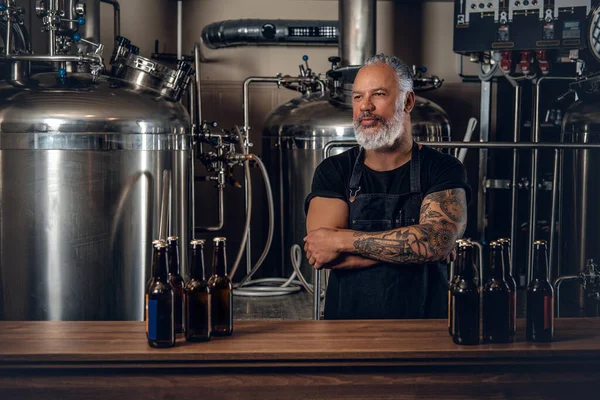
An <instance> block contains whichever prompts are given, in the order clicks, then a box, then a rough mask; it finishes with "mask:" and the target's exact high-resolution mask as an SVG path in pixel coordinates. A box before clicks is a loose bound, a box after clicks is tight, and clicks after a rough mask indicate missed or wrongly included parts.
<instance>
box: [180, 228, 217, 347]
mask: <svg viewBox="0 0 600 400" xmlns="http://www.w3.org/2000/svg"><path fill="white" fill-rule="evenodd" d="M190 247H191V250H192V254H191V262H190V280H189V282H188V284H187V285H186V287H185V296H184V304H185V324H184V325H185V339H186V340H187V341H188V342H204V341H207V340H210V325H211V320H210V306H211V304H210V303H211V301H210V300H211V299H210V289H209V287H208V282H207V281H206V277H205V275H204V240H201V239H198V240H192V241H191V242H190Z"/></svg>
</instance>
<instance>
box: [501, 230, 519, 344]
mask: <svg viewBox="0 0 600 400" xmlns="http://www.w3.org/2000/svg"><path fill="white" fill-rule="evenodd" d="M498 243H500V245H501V246H502V261H503V263H504V281H505V282H506V286H508V290H510V295H509V302H510V310H509V315H508V327H509V329H510V330H511V331H512V334H513V336H514V335H515V334H516V333H517V282H516V281H515V278H514V277H513V274H512V271H513V270H512V262H511V258H510V239H508V238H507V239H498Z"/></svg>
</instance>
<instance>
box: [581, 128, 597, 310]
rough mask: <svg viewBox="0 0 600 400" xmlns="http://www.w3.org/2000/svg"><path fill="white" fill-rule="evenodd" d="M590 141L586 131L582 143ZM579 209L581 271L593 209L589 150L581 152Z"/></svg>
mask: <svg viewBox="0 0 600 400" xmlns="http://www.w3.org/2000/svg"><path fill="white" fill-rule="evenodd" d="M589 140H590V133H589V131H588V130H587V129H586V130H585V131H584V132H583V142H584V143H587V142H589ZM581 166H582V168H581V208H580V209H579V210H578V211H579V215H580V218H579V220H580V223H581V226H580V230H579V266H580V267H579V268H580V270H581V271H583V270H584V266H585V265H586V259H587V258H588V257H589V256H590V255H589V254H588V246H587V233H588V224H589V221H588V218H587V210H588V207H594V206H593V205H592V204H589V202H588V199H589V198H588V188H589V184H590V174H591V173H592V171H590V152H589V150H582V151H581ZM585 303H586V302H585V290H581V291H580V293H579V306H580V307H581V309H582V310H583V309H585Z"/></svg>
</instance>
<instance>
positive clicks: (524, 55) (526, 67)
mask: <svg viewBox="0 0 600 400" xmlns="http://www.w3.org/2000/svg"><path fill="white" fill-rule="evenodd" d="M530 60H531V52H530V51H522V52H521V62H520V63H519V65H520V66H521V71H523V75H529V72H531V61H530Z"/></svg>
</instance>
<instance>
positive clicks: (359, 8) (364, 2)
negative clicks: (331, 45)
mask: <svg viewBox="0 0 600 400" xmlns="http://www.w3.org/2000/svg"><path fill="white" fill-rule="evenodd" d="M338 15H339V19H340V33H339V37H340V39H339V44H340V47H339V55H340V58H341V59H342V60H341V62H340V65H342V66H348V65H362V64H363V63H364V62H365V60H366V59H367V58H369V57H371V56H373V55H374V54H375V36H376V35H375V33H376V29H375V23H376V18H377V2H376V1H375V0H339V14H338Z"/></svg>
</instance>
